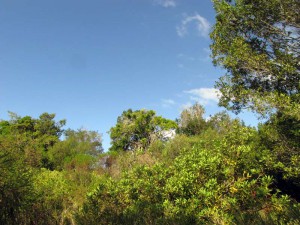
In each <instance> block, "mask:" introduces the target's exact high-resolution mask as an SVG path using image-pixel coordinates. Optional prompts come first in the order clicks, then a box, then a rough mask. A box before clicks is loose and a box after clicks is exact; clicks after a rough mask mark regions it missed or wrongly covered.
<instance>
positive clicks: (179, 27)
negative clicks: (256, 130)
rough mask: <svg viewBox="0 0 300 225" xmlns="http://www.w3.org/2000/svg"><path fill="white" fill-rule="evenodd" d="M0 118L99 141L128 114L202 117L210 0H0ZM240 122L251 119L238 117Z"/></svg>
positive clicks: (209, 83)
mask: <svg viewBox="0 0 300 225" xmlns="http://www.w3.org/2000/svg"><path fill="white" fill-rule="evenodd" d="M0 5H1V7H0V30H1V35H0V118H1V119H8V114H7V111H12V112H16V113H17V114H19V115H21V116H25V115H30V116H32V117H38V116H39V115H40V114H41V113H43V112H49V113H56V115H57V119H64V118H65V119H67V126H66V128H72V129H77V128H81V127H82V128H85V129H88V130H97V131H99V132H100V133H102V134H103V139H104V141H103V145H104V148H105V149H107V148H108V147H109V142H110V140H109V135H108V134H107V131H109V129H110V127H112V126H114V124H115V123H116V120H117V117H118V116H119V115H120V114H121V113H122V112H123V111H124V110H127V109H129V108H132V109H142V108H144V109H153V110H155V111H156V112H157V114H158V115H162V116H164V117H166V118H170V119H175V118H178V117H179V114H180V111H181V109H182V108H183V107H185V106H188V105H190V104H193V103H194V102H195V101H199V102H200V103H202V104H204V105H205V107H206V111H207V116H208V115H210V114H213V113H216V112H218V111H221V110H223V109H222V108H218V107H217V97H216V93H215V90H214V89H213V86H214V83H215V81H216V80H217V79H218V77H220V76H221V75H223V74H224V71H222V70H221V69H219V68H215V67H214V66H213V65H212V63H211V60H210V59H209V54H210V53H209V44H210V39H209V32H210V30H211V27H212V26H213V24H214V16H215V14H214V10H213V7H212V3H211V2H210V0H200V1H199V0H86V1H82V0H51V1H50V0H49V1H40V0H22V1H16V0H0ZM242 117H243V119H244V120H245V122H246V124H255V123H256V122H255V117H253V116H251V115H250V114H244V115H242Z"/></svg>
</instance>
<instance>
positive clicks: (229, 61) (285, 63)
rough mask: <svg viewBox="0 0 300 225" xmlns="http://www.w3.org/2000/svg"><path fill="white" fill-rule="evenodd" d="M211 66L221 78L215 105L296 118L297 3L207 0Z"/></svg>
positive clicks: (299, 72)
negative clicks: (212, 20)
mask: <svg viewBox="0 0 300 225" xmlns="http://www.w3.org/2000/svg"><path fill="white" fill-rule="evenodd" d="M213 2H214V7H215V10H216V12H217V16H216V24H215V26H214V29H213V32H212V33H211V38H212V45H211V49H212V57H213V60H214V64H215V65H219V66H222V67H223V68H225V69H226V70H227V74H226V75H225V76H223V77H221V78H220V80H219V82H218V83H217V87H218V88H219V89H220V91H221V93H222V97H221V100H220V105H222V106H225V107H227V108H228V109H230V110H233V111H234V112H240V111H241V110H242V109H243V108H250V109H252V110H254V111H256V112H259V113H261V114H263V115H265V114H266V112H273V111H274V109H275V110H279V111H281V112H283V113H284V114H288V115H291V116H294V117H297V118H298V119H299V118H300V106H299V102H300V95H299V89H300V83H299V82H300V62H299V61H300V1H299V0H284V1H282V0H231V1H229V0H213Z"/></svg>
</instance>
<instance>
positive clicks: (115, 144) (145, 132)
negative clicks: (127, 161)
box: [110, 109, 177, 151]
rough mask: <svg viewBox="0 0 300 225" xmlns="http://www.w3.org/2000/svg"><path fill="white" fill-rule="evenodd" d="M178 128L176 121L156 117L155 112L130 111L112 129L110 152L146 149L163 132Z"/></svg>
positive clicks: (119, 118)
mask: <svg viewBox="0 0 300 225" xmlns="http://www.w3.org/2000/svg"><path fill="white" fill-rule="evenodd" d="M176 127H177V124H176V123H175V122H174V121H172V120H169V119H165V118H162V117H160V116H156V115H155V112H154V111H153V110H136V111H132V110H131V109H129V110H127V111H124V112H123V113H122V115H121V116H119V117H118V120H117V124H116V126H114V127H112V128H111V129H110V138H111V140H112V141H111V144H112V146H111V148H110V151H120V150H124V151H129V150H134V149H137V148H143V149H144V148H146V147H147V146H149V144H150V143H151V142H152V141H153V140H155V139H159V138H160V136H161V131H163V130H169V129H176Z"/></svg>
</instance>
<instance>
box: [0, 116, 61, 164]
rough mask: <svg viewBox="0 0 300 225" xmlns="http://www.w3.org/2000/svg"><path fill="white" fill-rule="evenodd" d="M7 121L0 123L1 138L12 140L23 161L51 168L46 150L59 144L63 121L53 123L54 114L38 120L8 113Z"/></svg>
mask: <svg viewBox="0 0 300 225" xmlns="http://www.w3.org/2000/svg"><path fill="white" fill-rule="evenodd" d="M10 117H11V119H10V120H9V121H3V120H2V121H1V122H0V135H1V137H2V138H6V139H11V140H14V141H13V142H12V143H13V144H14V145H15V147H16V149H18V150H19V151H20V154H22V155H25V161H26V162H27V163H28V164H29V165H31V166H34V167H45V168H52V165H51V163H50V162H49V158H48V150H49V148H51V147H52V146H54V144H56V143H57V142H59V137H60V136H61V134H62V132H63V130H62V129H61V128H62V127H63V126H64V125H65V120H60V121H58V122H55V121H54V117H55V114H48V113H43V114H42V115H41V116H40V117H39V119H33V118H31V117H30V116H25V117H20V116H18V115H17V114H15V113H11V112H10Z"/></svg>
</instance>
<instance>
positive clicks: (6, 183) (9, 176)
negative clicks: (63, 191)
mask: <svg viewBox="0 0 300 225" xmlns="http://www.w3.org/2000/svg"><path fill="white" fill-rule="evenodd" d="M12 146H13V145H12V144H11V143H10V142H9V141H8V140H4V139H2V138H1V139H0V171H1V172H0V212H1V213H0V224H26V223H27V222H28V218H27V213H30V209H31V206H32V204H33V202H34V199H35V193H34V190H33V185H32V170H31V169H30V168H29V167H28V166H27V165H26V164H25V163H24V160H23V159H22V158H20V157H19V155H18V152H16V151H15V150H14V149H13V148H12Z"/></svg>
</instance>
